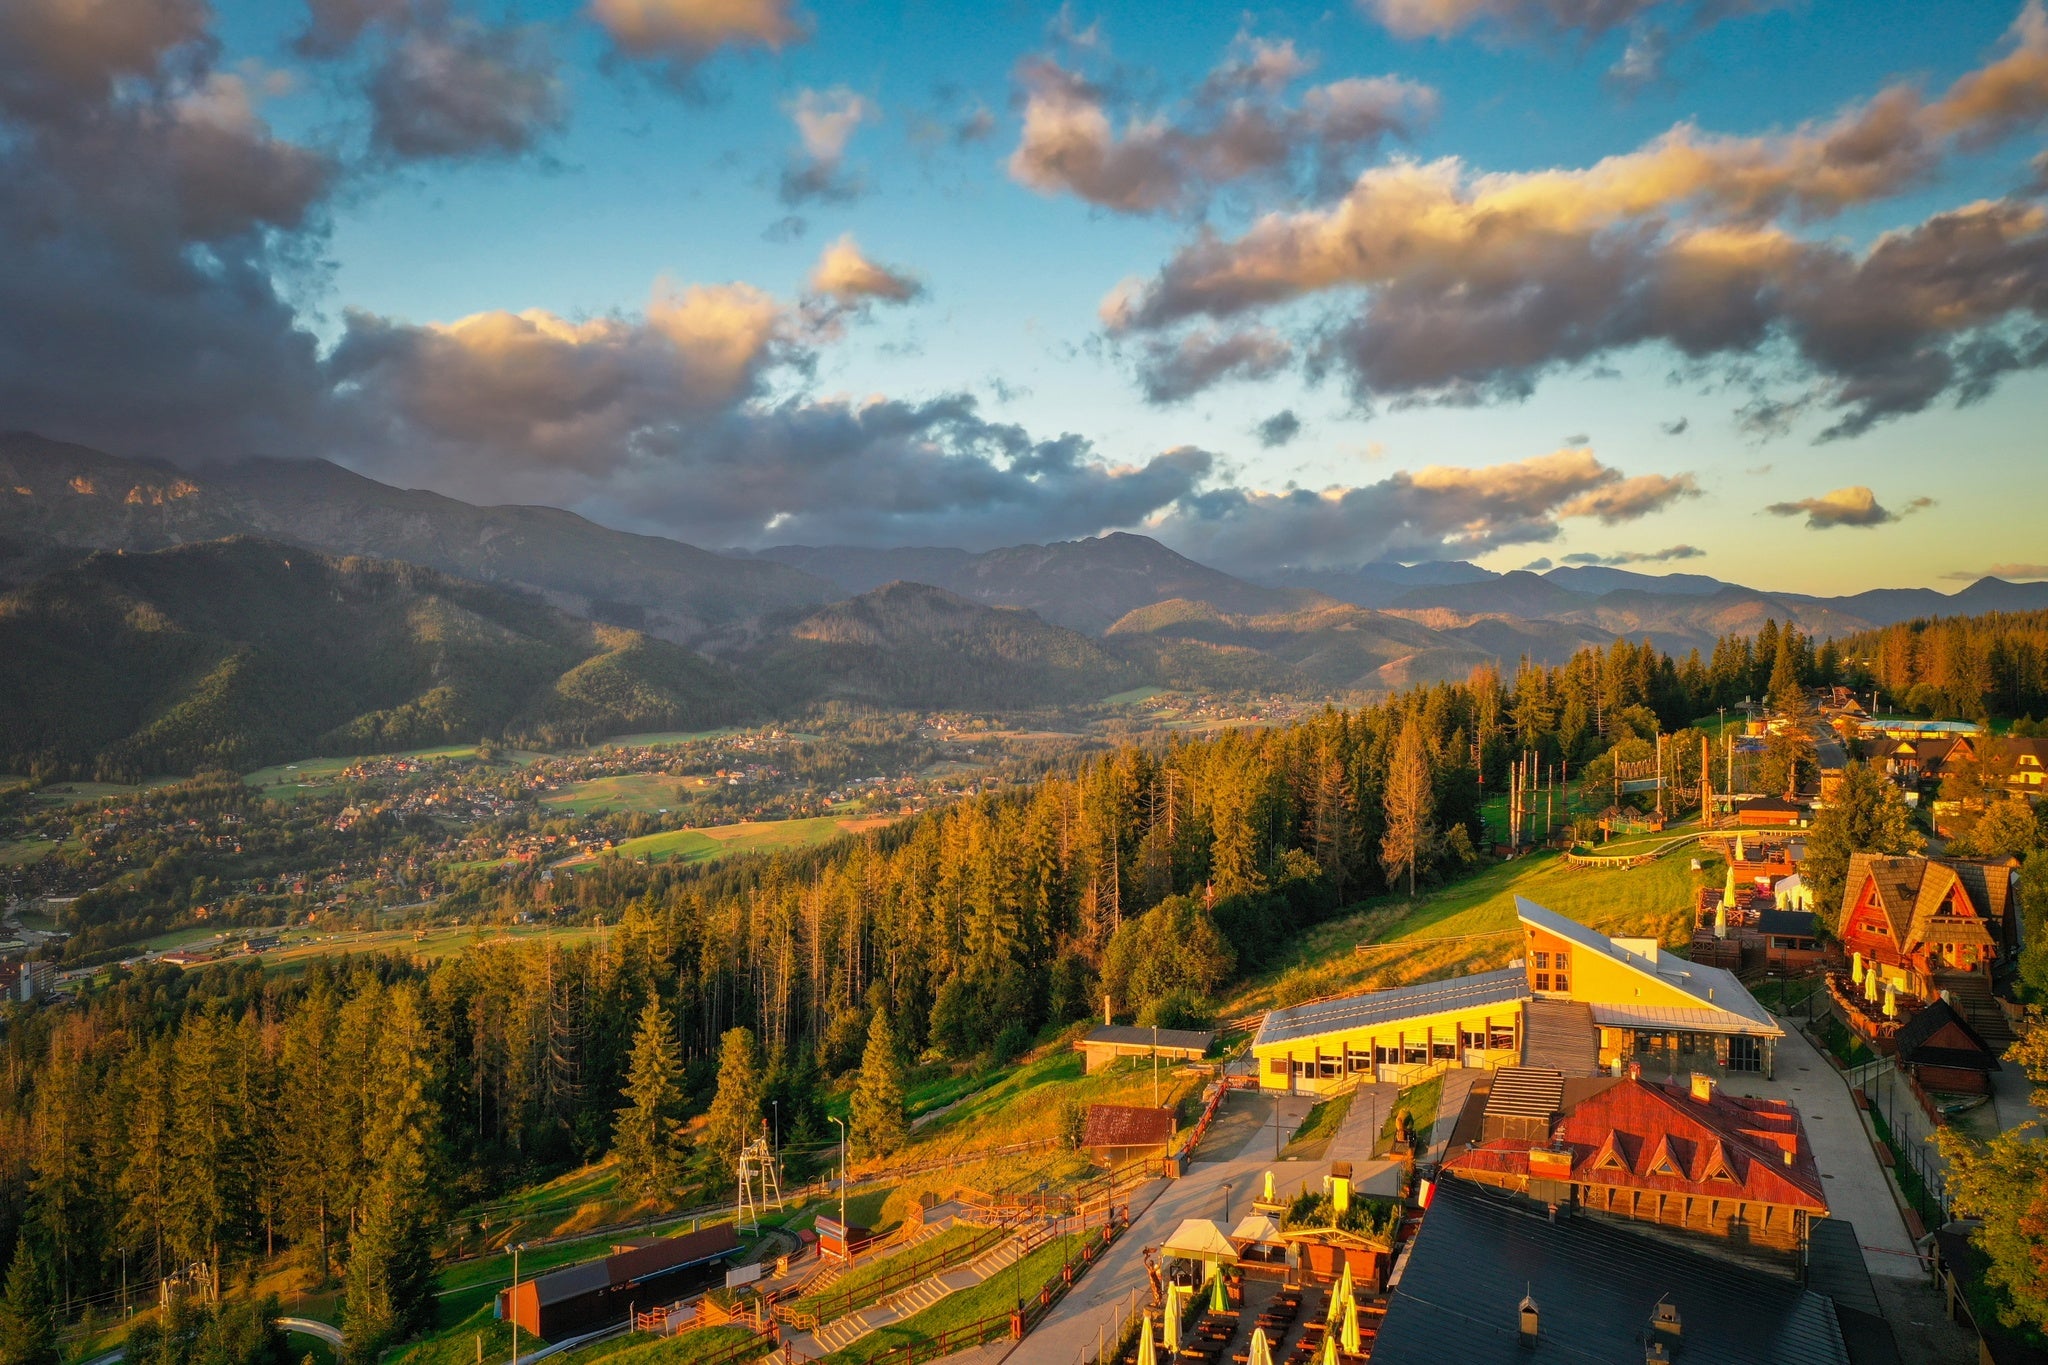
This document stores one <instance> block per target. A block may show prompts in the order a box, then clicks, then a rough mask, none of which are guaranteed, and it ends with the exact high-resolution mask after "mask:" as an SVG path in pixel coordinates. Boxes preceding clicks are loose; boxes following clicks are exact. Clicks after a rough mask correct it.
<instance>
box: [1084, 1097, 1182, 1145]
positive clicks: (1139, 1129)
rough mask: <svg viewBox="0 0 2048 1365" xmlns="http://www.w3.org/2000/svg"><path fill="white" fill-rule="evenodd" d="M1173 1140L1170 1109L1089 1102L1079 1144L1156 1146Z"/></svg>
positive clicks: (1171, 1112)
mask: <svg viewBox="0 0 2048 1365" xmlns="http://www.w3.org/2000/svg"><path fill="white" fill-rule="evenodd" d="M1171 1141H1173V1111H1172V1110H1171V1109H1144V1108H1139V1107H1137V1106H1134V1105H1128V1104H1091V1105H1089V1106H1088V1121H1087V1123H1086V1124H1085V1125H1084V1126H1083V1127H1082V1130H1081V1145H1082V1146H1083V1147H1158V1146H1164V1145H1165V1144H1167V1143H1169V1142H1171Z"/></svg>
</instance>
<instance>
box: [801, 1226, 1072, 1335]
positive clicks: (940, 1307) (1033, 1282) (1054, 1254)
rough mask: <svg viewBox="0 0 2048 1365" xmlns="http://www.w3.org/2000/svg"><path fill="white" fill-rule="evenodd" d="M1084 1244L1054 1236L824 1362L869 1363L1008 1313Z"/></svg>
mask: <svg viewBox="0 0 2048 1365" xmlns="http://www.w3.org/2000/svg"><path fill="white" fill-rule="evenodd" d="M1079 1245H1080V1240H1079V1239H1078V1238H1077V1237H1075V1236H1073V1235H1072V1234H1070V1233H1069V1234H1063V1235H1061V1236H1058V1237H1055V1238H1053V1239H1052V1240H1051V1241H1048V1242H1047V1243H1046V1244H1045V1245H1044V1246H1042V1247H1039V1248H1038V1249H1037V1250H1035V1251H1033V1252H1031V1254H1030V1255H1028V1256H1026V1257H1024V1259H1023V1260H1021V1261H1019V1262H1018V1263H1017V1264H1016V1265H1014V1266H1011V1267H1008V1268H1007V1269H1005V1270H1002V1271H1000V1272H998V1273H997V1274H996V1275H995V1276H994V1278H992V1279H987V1280H983V1281H982V1282H981V1283H980V1284H977V1285H973V1286H971V1287H969V1288H966V1289H962V1290H960V1291H959V1292H957V1293H953V1294H948V1295H947V1296H946V1297H945V1298H943V1299H940V1300H939V1301H938V1302H937V1303H935V1304H933V1305H932V1306H931V1307H930V1308H927V1309H925V1310H924V1311H923V1312H922V1313H917V1314H913V1315H912V1316H910V1317H908V1318H905V1319H904V1320H903V1321H901V1322H893V1323H890V1324H889V1325H888V1326H886V1327H882V1328H878V1329H877V1330H875V1331H873V1332H870V1333H868V1334H867V1335H866V1336H864V1337H862V1338H861V1339H860V1340H859V1341H856V1342H854V1343H853V1344H852V1345H851V1346H848V1347H846V1348H845V1349H844V1350H840V1351H834V1352H833V1353H832V1354H831V1355H828V1356H826V1357H825V1360H826V1361H827V1362H829V1363H830V1365H866V1362H868V1361H870V1360H873V1359H875V1358H876V1357H878V1356H881V1355H885V1354H887V1353H888V1352H890V1351H893V1350H895V1349H896V1348H897V1347H899V1346H907V1345H911V1344H913V1343H916V1342H924V1341H934V1340H936V1339H937V1338H938V1336H939V1334H940V1333H942V1332H945V1331H948V1330H950V1329H952V1328H956V1327H965V1326H967V1325H968V1324H970V1323H975V1322H980V1321H981V1320H982V1319H984V1318H992V1317H996V1316H998V1315H999V1314H1004V1313H1008V1312H1009V1311H1010V1310H1011V1309H1012V1308H1014V1307H1016V1305H1017V1297H1018V1294H1019V1293H1020V1292H1021V1293H1022V1294H1023V1295H1025V1296H1026V1297H1029V1296H1030V1295H1031V1294H1033V1293H1035V1292H1036V1291H1037V1290H1038V1288H1039V1286H1041V1285H1043V1284H1044V1283H1045V1282H1046V1281H1047V1280H1049V1279H1051V1278H1052V1277H1053V1276H1054V1275H1057V1274H1058V1273H1059V1269H1060V1267H1061V1266H1062V1265H1064V1264H1066V1261H1067V1258H1068V1257H1070V1256H1072V1255H1073V1254H1074V1252H1075V1251H1076V1250H1077V1249H1078V1248H1079Z"/></svg>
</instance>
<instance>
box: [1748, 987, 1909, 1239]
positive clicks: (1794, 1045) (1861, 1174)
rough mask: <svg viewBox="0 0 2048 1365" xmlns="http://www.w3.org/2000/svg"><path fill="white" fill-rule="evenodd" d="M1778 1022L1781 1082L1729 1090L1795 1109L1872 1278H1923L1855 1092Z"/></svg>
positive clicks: (1832, 1208)
mask: <svg viewBox="0 0 2048 1365" xmlns="http://www.w3.org/2000/svg"><path fill="white" fill-rule="evenodd" d="M1779 1022H1780V1023H1782V1024H1784V1025H1785V1037H1784V1038H1783V1039H1782V1040H1781V1041H1780V1042H1779V1043H1778V1066H1777V1071H1778V1074H1777V1078H1776V1079H1775V1080H1768V1081H1767V1080H1765V1079H1764V1078H1763V1077H1761V1076H1742V1075H1730V1076H1729V1077H1728V1079H1727V1082H1726V1088H1727V1090H1728V1092H1729V1093H1730V1094H1735V1095H1750V1096H1754V1097H1757V1098H1760V1099H1772V1100H1786V1101H1789V1102H1790V1103H1792V1104H1793V1105H1795V1106H1796V1107H1797V1108H1798V1110H1799V1116H1800V1118H1801V1119H1803V1120H1804V1121H1805V1125H1806V1136H1807V1139H1808V1140H1809V1141H1810V1142H1812V1144H1813V1155H1814V1160H1815V1161H1816V1162H1817V1163H1818V1164H1819V1166H1820V1173H1821V1178H1822V1184H1823V1185H1824V1186H1825V1187H1826V1189H1827V1196H1828V1209H1829V1212H1830V1213H1831V1214H1832V1215H1833V1216H1834V1217H1836V1218H1844V1219H1847V1220H1848V1221H1849V1222H1851V1223H1853V1224H1855V1225H1856V1236H1857V1240H1858V1241H1860V1242H1861V1243H1862V1245H1863V1263H1864V1265H1865V1266H1867V1267H1868V1268H1869V1270H1870V1273H1871V1274H1872V1275H1885V1276H1890V1277H1892V1278H1894V1279H1919V1278H1920V1277H1921V1276H1922V1275H1924V1274H1925V1272H1924V1271H1923V1270H1922V1269H1921V1266H1920V1258H1919V1254H1918V1252H1917V1251H1916V1250H1915V1248H1914V1246H1913V1241H1912V1238H1910V1237H1909V1236H1907V1234H1906V1220H1905V1219H1904V1218H1902V1217H1900V1216H1899V1206H1898V1203H1897V1201H1896V1200H1894V1199H1893V1198H1892V1191H1891V1184H1890V1180H1889V1178H1888V1177H1887V1176H1886V1175H1885V1173H1884V1168H1883V1167H1882V1166H1880V1165H1879V1164H1878V1160H1877V1151H1876V1148H1874V1147H1873V1146H1872V1145H1871V1138H1870V1130H1869V1129H1867V1128H1865V1127H1864V1126H1863V1125H1864V1120H1863V1115H1862V1114H1861V1113H1860V1112H1859V1111H1858V1110H1857V1108H1856V1101H1855V1100H1854V1099H1853V1098H1851V1096H1850V1094H1849V1082H1848V1081H1847V1079H1845V1078H1844V1077H1843V1076H1842V1074H1841V1073H1840V1072H1838V1071H1836V1070H1835V1068H1834V1066H1833V1064H1832V1063H1830V1062H1829V1061H1828V1060H1827V1058H1825V1057H1823V1056H1821V1055H1820V1053H1819V1052H1817V1051H1815V1050H1814V1046H1813V1044H1812V1043H1810V1042H1808V1041H1807V1040H1806V1035H1805V1034H1803V1033H1801V1032H1800V1031H1799V1030H1798V1028H1797V1027H1796V1026H1795V1025H1794V1024H1793V1023H1792V1022H1791V1021H1790V1020H1785V1019H1781V1020H1779Z"/></svg>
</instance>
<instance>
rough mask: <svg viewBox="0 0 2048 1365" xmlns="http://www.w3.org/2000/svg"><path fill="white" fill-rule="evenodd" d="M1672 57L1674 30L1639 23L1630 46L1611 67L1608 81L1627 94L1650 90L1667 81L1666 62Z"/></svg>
mask: <svg viewBox="0 0 2048 1365" xmlns="http://www.w3.org/2000/svg"><path fill="white" fill-rule="evenodd" d="M1670 57H1671V34H1670V32H1669V31H1668V30H1666V29H1661V28H1656V27H1654V26H1652V25H1649V24H1638V25H1636V26H1635V27H1634V28H1633V29H1632V30H1630V32H1629V38H1628V46H1627V47H1625V48H1623V49H1622V52H1621V56H1619V57H1617V58H1616V59H1615V62H1614V65H1613V66H1611V67H1609V68H1608V69H1607V83H1608V84H1609V85H1611V86H1613V87H1614V88H1615V89H1617V90H1619V91H1621V92H1622V93H1624V94H1631V95H1633V94H1637V93H1639V92H1641V91H1643V90H1647V89H1648V88H1649V87H1651V86H1653V85H1656V84H1658V83H1660V82H1661V81H1663V79H1664V63H1665V62H1666V61H1668V60H1669V59H1670Z"/></svg>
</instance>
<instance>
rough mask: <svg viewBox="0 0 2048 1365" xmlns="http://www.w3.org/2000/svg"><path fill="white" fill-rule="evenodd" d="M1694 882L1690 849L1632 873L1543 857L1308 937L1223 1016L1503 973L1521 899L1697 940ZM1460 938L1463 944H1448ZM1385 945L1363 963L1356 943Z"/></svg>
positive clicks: (1366, 912) (1371, 909)
mask: <svg viewBox="0 0 2048 1365" xmlns="http://www.w3.org/2000/svg"><path fill="white" fill-rule="evenodd" d="M1693 887H1694V874H1693V872H1692V871H1691V869H1690V866H1689V861H1688V856H1687V854H1686V852H1685V850H1684V849H1680V850H1679V851H1678V852H1676V853H1674V854H1672V855H1670V856H1668V857H1665V858H1660V859H1659V860H1657V861H1656V862H1654V863H1650V864H1647V865H1645V866H1643V867H1638V868H1631V869H1628V870H1625V871H1617V870H1590V869H1578V868H1572V867H1569V866H1567V865H1566V864H1565V862H1564V859H1563V857H1562V855H1560V854H1556V853H1536V854H1531V855H1529V856H1527V857H1524V858H1517V859H1515V860H1513V861H1512V862H1506V863H1500V864H1498V865H1496V866H1493V867H1489V868H1486V869H1484V870H1483V871H1481V872H1479V873H1478V874H1476V875H1474V876H1471V877H1468V878H1466V879H1464V880H1463V881H1459V882H1455V883H1453V884H1451V885H1450V886H1446V887H1442V888H1439V889H1436V890H1432V891H1429V892H1426V893H1424V894H1423V895H1421V896H1419V897H1418V898H1417V899H1416V901H1415V903H1414V905H1413V907H1412V908H1411V907H1410V906H1409V903H1408V902H1407V900H1406V899H1404V898H1402V897H1399V896H1383V897H1380V898H1379V899H1377V900H1373V901H1368V902H1366V903H1365V904H1364V906H1363V907H1361V908H1360V909H1359V910H1357V911H1356V912H1354V913H1352V914H1349V915H1346V916H1344V917H1343V918H1342V919H1336V920H1331V921H1329V922H1328V923H1326V924H1320V925H1317V926H1316V927H1315V928H1313V929H1310V930H1309V931H1308V932H1306V933H1304V934H1302V935H1301V936H1300V937H1299V938H1298V939H1297V940H1296V942H1295V943H1294V945H1293V946H1292V949H1291V951H1289V952H1288V953H1287V955H1286V957H1285V958H1284V959H1283V961H1282V962H1280V963H1278V964H1276V966H1275V968H1274V970H1272V971H1269V972H1267V973H1266V974H1265V975H1263V976H1261V977H1258V978H1256V979H1254V980H1252V981H1250V982H1248V983H1246V984H1245V985H1244V986H1243V987H1242V988H1241V989H1240V990H1238V992H1237V993H1236V994H1235V995H1234V996H1233V997H1231V998H1230V999H1229V1000H1227V1001H1226V1002H1225V1003H1224V1006H1223V1010H1222V1013H1223V1015H1224V1016H1225V1017H1230V1016H1234V1015H1239V1014H1244V1013H1248V1012H1251V1011H1254V1010H1266V1009H1275V1008H1279V1007H1281V1006H1283V1005H1293V1004H1299V1003H1300V1002H1302V1001H1304V1000H1310V999H1315V998H1317V997H1319V996H1325V995H1335V994H1340V993H1343V992H1346V991H1359V990H1378V989H1383V988H1385V987H1388V986H1405V985H1410V984H1413V983H1416V982H1421V981H1436V980H1441V979H1442V978H1444V977H1447V976H1453V975H1457V974H1460V973H1464V972H1472V971H1485V970H1488V969H1490V968H1494V967H1500V966H1505V965H1506V963H1507V961H1508V960H1509V959H1510V958H1511V957H1513V956H1514V955H1515V951H1516V948H1517V946H1518V945H1517V939H1516V936H1515V925H1516V921H1515V897H1516V896H1526V897H1528V898H1529V899H1530V900H1532V901H1535V902H1536V903H1537V904H1539V905H1544V906H1547V907H1549V908H1550V909H1552V910H1555V911H1557V912H1558V913H1559V914H1562V915H1568V916H1570V917H1571V918H1572V919H1575V920H1578V921H1579V922H1580V923H1582V924H1585V925H1589V926H1591V927H1592V928H1594V929H1597V930H1598V931H1599V932H1601V933H1603V934H1627V935H1635V936H1639V937H1643V938H1659V939H1662V940H1663V941H1664V942H1665V943H1667V944H1671V945H1673V946H1677V945H1682V944H1685V943H1687V942H1689V941H1690V939H1691V928H1690V925H1691V919H1692V904H1693ZM1452 939H1456V940H1458V941H1456V942H1447V941H1445V940H1452ZM1361 943H1365V944H1386V945H1390V946H1388V947H1385V948H1375V949H1374V951H1372V952H1370V953H1367V954H1364V955H1359V954H1357V953H1355V952H1354V951H1353V948H1354V947H1355V945H1357V944H1361Z"/></svg>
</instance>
